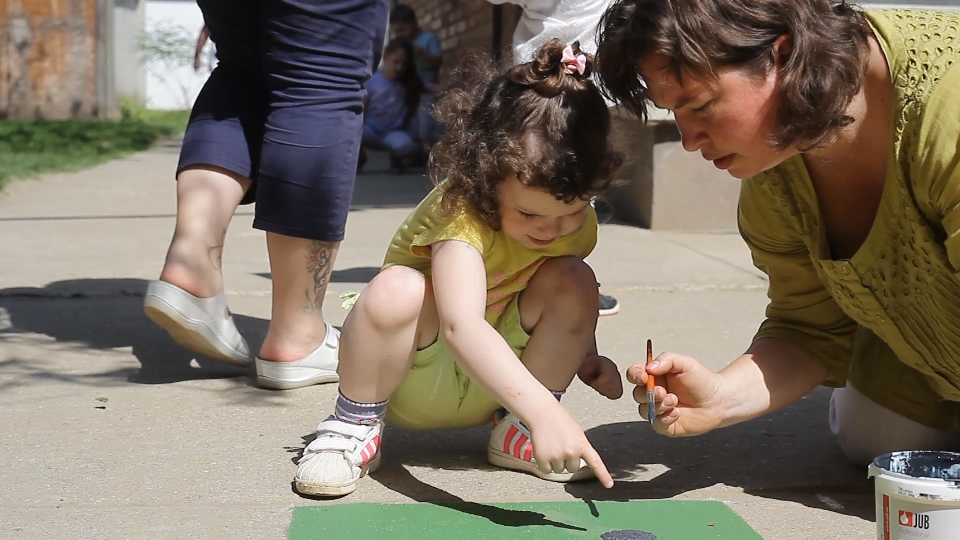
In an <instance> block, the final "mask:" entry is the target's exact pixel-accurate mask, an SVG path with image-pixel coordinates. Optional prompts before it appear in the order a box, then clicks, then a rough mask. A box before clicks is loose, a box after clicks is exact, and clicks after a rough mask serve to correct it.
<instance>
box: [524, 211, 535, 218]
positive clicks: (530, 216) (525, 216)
mask: <svg viewBox="0 0 960 540" xmlns="http://www.w3.org/2000/svg"><path fill="white" fill-rule="evenodd" d="M520 215H521V216H523V219H533V218H535V217H537V215H536V214H529V213H527V212H520Z"/></svg>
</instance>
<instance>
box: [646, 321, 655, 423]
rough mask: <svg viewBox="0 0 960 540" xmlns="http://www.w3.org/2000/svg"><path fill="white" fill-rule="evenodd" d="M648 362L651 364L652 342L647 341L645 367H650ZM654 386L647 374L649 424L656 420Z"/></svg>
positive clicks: (651, 377) (651, 376)
mask: <svg viewBox="0 0 960 540" xmlns="http://www.w3.org/2000/svg"><path fill="white" fill-rule="evenodd" d="M650 362H653V342H652V341H650V340H649V339H648V340H647V365H650ZM655 385H656V383H655V382H654V380H653V375H651V374H650V373H649V372H647V419H648V420H649V421H650V423H651V424H652V423H653V421H654V420H655V419H656V418H657V404H656V402H654V401H653V389H654V387H655Z"/></svg>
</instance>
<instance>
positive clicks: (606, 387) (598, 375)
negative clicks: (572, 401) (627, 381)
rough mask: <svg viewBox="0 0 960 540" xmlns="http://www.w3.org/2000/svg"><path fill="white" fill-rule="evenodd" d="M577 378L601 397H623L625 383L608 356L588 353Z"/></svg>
mask: <svg viewBox="0 0 960 540" xmlns="http://www.w3.org/2000/svg"><path fill="white" fill-rule="evenodd" d="M577 377H580V380H581V381H583V383H584V384H586V385H587V386H590V387H591V388H593V389H594V390H596V391H597V392H599V393H600V394H601V395H603V396H606V397H607V398H609V399H619V398H620V396H622V395H623V381H622V380H621V379H620V370H618V369H617V365H616V364H614V363H613V361H612V360H610V359H609V358H607V357H606V356H599V355H596V354H592V353H588V354H587V356H586V358H584V359H583V364H581V365H580V370H579V371H577Z"/></svg>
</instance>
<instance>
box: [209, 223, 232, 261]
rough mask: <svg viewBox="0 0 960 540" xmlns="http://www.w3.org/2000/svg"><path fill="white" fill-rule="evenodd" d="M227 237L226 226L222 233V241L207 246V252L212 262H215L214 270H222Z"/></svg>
mask: <svg viewBox="0 0 960 540" xmlns="http://www.w3.org/2000/svg"><path fill="white" fill-rule="evenodd" d="M226 238H227V229H226V228H224V229H223V232H222V233H221V234H220V243H219V244H217V245H215V246H207V254H208V255H209V257H210V262H211V263H213V268H214V270H220V266H221V265H222V263H223V243H224V240H225V239H226Z"/></svg>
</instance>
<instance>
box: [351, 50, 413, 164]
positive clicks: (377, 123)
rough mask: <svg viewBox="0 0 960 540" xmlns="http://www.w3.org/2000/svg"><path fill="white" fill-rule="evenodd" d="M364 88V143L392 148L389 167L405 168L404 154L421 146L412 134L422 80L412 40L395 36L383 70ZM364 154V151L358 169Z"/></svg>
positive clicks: (409, 155) (380, 147) (385, 52)
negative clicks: (414, 57)
mask: <svg viewBox="0 0 960 540" xmlns="http://www.w3.org/2000/svg"><path fill="white" fill-rule="evenodd" d="M364 89H366V91H367V96H366V98H365V100H364V116H363V146H366V147H369V148H373V149H377V150H389V151H390V167H391V168H392V169H394V171H395V172H403V166H404V158H407V157H412V156H416V155H417V154H418V153H419V152H420V146H419V145H418V144H417V142H416V141H415V140H414V136H413V135H412V134H411V127H414V128H415V125H413V126H412V124H413V123H414V122H413V121H414V120H415V118H416V114H417V107H418V106H419V103H420V93H421V91H422V89H423V83H422V82H421V81H420V77H419V76H418V75H417V69H416V66H414V64H413V47H412V46H411V45H410V42H409V41H407V40H405V39H402V38H396V39H393V40H391V41H390V43H388V44H387V46H386V47H385V48H384V50H383V61H382V65H381V67H380V70H379V71H377V72H376V73H374V74H373V76H372V77H370V79H369V80H367V82H366V84H364ZM364 159H365V156H363V155H362V154H361V160H360V161H361V162H360V164H359V165H358V168H357V169H358V171H359V169H360V168H362V167H363V162H364Z"/></svg>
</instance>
